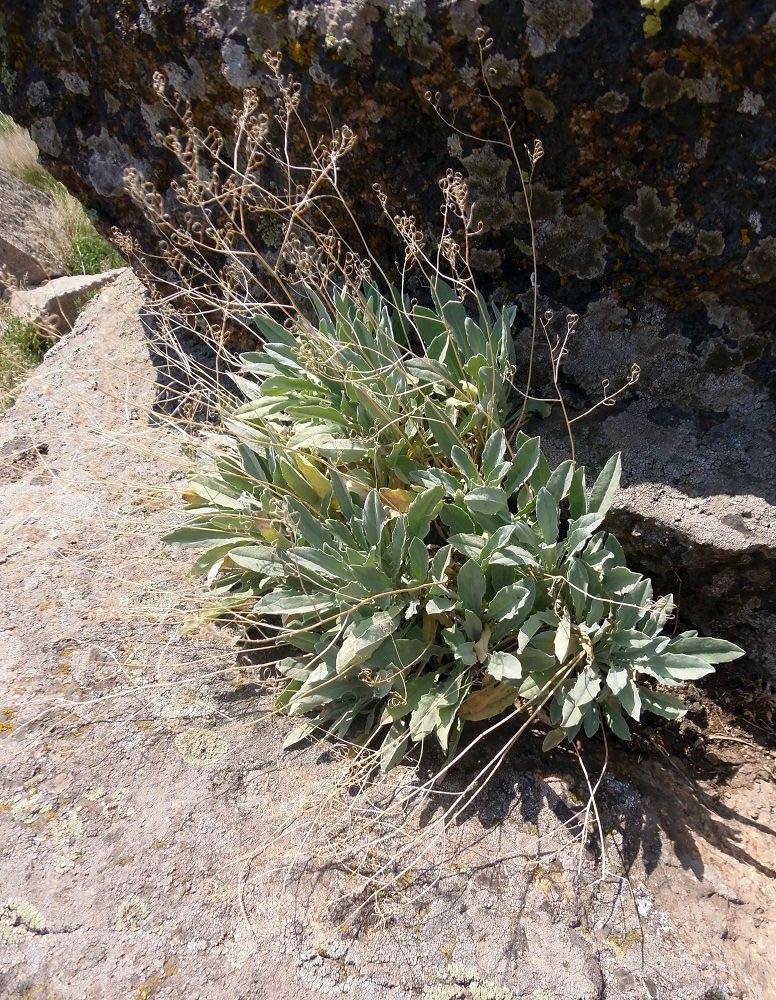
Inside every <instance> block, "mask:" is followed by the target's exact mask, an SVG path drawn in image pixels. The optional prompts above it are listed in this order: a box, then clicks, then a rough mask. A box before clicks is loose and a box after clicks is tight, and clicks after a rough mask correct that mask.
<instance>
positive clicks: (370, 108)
mask: <svg viewBox="0 0 776 1000" xmlns="http://www.w3.org/2000/svg"><path fill="white" fill-rule="evenodd" d="M483 28H484V29H486V30H487V32H488V33H489V34H490V36H491V37H492V39H493V45H492V48H490V49H489V50H488V51H487V53H486V56H485V59H486V71H487V72H488V73H489V77H488V79H489V81H490V82H491V85H492V87H493V88H494V93H495V94H496V95H497V97H498V99H499V101H500V102H501V103H502V105H503V107H504V109H505V112H506V116H507V118H508V120H509V121H514V122H515V128H514V135H515V137H516V139H517V143H518V148H522V143H523V141H526V142H528V143H531V142H532V141H533V139H534V138H535V137H536V136H540V137H541V139H542V141H543V144H544V148H545V150H546V155H545V157H544V159H543V160H542V161H541V163H540V164H539V170H538V173H537V177H536V183H535V190H534V201H533V211H534V215H535V218H536V223H537V244H538V252H539V259H540V266H539V285H540V292H541V301H540V306H541V308H542V309H544V308H546V307H551V308H552V309H554V310H555V311H556V314H557V315H562V313H563V311H564V310H568V309H571V310H574V311H575V312H577V313H578V314H579V315H580V317H581V319H580V323H579V325H578V327H577V331H576V333H575V338H574V342H573V343H572V349H571V352H570V354H569V357H568V358H567V359H566V362H565V368H564V373H565V374H564V378H565V383H564V384H565V390H566V392H567V394H568V398H569V402H570V404H571V406H572V408H574V409H576V410H577V411H580V410H584V409H585V408H587V407H588V406H589V405H590V404H591V403H592V402H594V401H595V400H597V399H599V398H600V397H601V383H602V380H603V379H605V378H610V379H611V380H612V386H615V385H617V384H618V382H619V380H620V379H621V378H622V377H623V376H624V375H625V373H626V372H627V371H628V369H629V366H630V365H631V364H632V363H633V362H637V363H638V364H640V366H641V379H640V382H639V384H638V385H637V386H636V387H635V389H633V390H632V391H630V392H629V393H628V394H627V395H626V396H625V397H623V398H622V399H621V400H620V403H619V406H618V407H616V408H609V407H604V408H602V409H600V410H599V411H598V412H597V414H595V415H594V416H593V418H591V420H590V421H588V422H587V423H581V424H577V428H579V429H578V431H577V437H578V449H579V453H580V455H581V456H582V457H583V458H584V459H586V460H588V461H590V462H591V464H600V462H601V461H602V460H603V459H604V458H605V457H606V455H607V453H609V452H611V451H613V450H616V449H617V448H619V447H623V448H624V450H625V452H626V460H625V467H626V470H627V476H628V479H629V484H630V486H631V487H632V488H633V489H634V490H635V491H636V493H634V494H633V495H634V496H638V497H640V499H639V502H638V504H636V505H634V506H632V507H630V508H628V511H629V512H628V513H627V517H626V523H627V524H628V525H631V526H636V529H637V531H638V530H639V529H638V525H639V524H642V523H644V514H645V512H647V513H648V514H649V518H650V519H651V522H652V523H654V525H655V526H656V527H655V531H647V532H641V534H639V535H638V536H636V537H637V538H638V539H640V541H635V542H634V546H633V547H634V548H636V549H637V550H640V551H639V554H640V555H641V556H643V557H644V558H645V559H646V560H647V561H650V559H651V560H652V561H655V559H656V558H658V559H659V561H660V563H661V565H662V567H663V569H664V573H663V575H664V577H665V578H666V583H670V584H672V585H674V586H675V588H678V589H681V591H682V596H683V599H685V600H686V599H688V598H689V601H690V606H691V607H694V606H697V608H698V614H699V616H700V618H702V619H703V620H704V623H706V624H708V625H710V626H712V627H713V625H714V616H713V615H711V620H709V615H708V614H707V612H708V611H709V610H710V609H711V610H713V609H714V608H715V607H717V608H719V609H720V614H719V622H720V623H722V624H724V625H725V626H726V627H729V626H730V625H731V623H732V624H734V625H736V627H740V628H739V633H736V629H735V628H734V629H733V634H737V635H739V636H740V638H742V639H744V640H747V639H749V640H751V639H752V638H753V637H757V638H756V639H755V644H756V645H757V646H758V650H759V649H760V648H761V646H762V643H763V641H764V642H765V645H767V644H769V643H772V641H773V636H774V630H773V623H774V622H775V621H776V617H774V609H773V605H772V603H770V604H769V602H770V601H771V600H772V599H771V598H770V597H769V595H768V588H767V587H763V586H762V585H761V583H760V582H755V577H751V573H750V571H749V570H748V569H747V570H746V573H748V574H749V575H750V577H751V579H749V578H747V581H746V582H745V583H744V585H742V586H739V585H738V581H739V579H741V580H743V576H741V575H740V573H739V571H738V570H737V568H736V562H737V556H738V552H739V549H738V548H736V546H735V545H732V542H731V538H735V537H739V538H740V540H741V547H742V548H743V549H745V550H746V551H747V552H749V553H750V554H751V553H755V556H753V558H754V559H755V562H757V560H759V558H760V555H759V554H761V553H765V554H766V559H765V565H768V566H770V565H772V563H773V552H774V543H773V533H774V523H776V519H775V518H774V516H773V506H772V504H773V502H774V480H773V475H772V470H773V468H774V466H775V465H776V451H774V445H773V438H772V435H771V433H770V431H769V428H770V427H772V426H773V419H774V409H773V399H772V397H771V391H772V386H773V377H772V361H771V357H770V354H771V348H772V338H773V329H774V320H775V319H776V316H775V315H774V306H773V297H772V295H770V294H769V286H770V284H771V283H772V280H773V278H774V276H776V235H774V229H773V225H774V218H776V212H774V208H776V206H775V205H774V198H775V197H776V196H775V195H774V190H776V188H775V187H774V184H773V183H772V179H773V171H774V169H775V168H776V144H775V141H774V140H775V130H774V121H773V115H774V107H776V100H775V99H774V98H775V97H776V94H775V93H774V88H775V86H776V73H774V69H775V68H776V66H775V63H774V52H776V45H774V42H775V41H776V17H774V15H773V13H772V7H771V5H770V4H767V3H764V2H756V0H731V2H727V3H724V4H723V3H719V2H711V3H708V2H706V3H700V2H699V3H693V2H685V0H674V2H671V3H667V4H666V3H663V2H662V0H661V2H655V3H646V2H645V3H642V4H640V3H639V2H638V0H628V3H624V4H617V5H612V4H603V3H598V4H594V3H593V2H592V0H568V2H566V3H561V2H559V0H523V2H517V0H510V2H499V3H488V2H478V0H445V2H441V0H426V2H424V0H401V2H397V3H393V2H391V3H388V2H386V0H350V2H343V0H325V2H318V0H296V2H294V3H286V2H283V0H270V2H259V0H231V2H229V3H223V2H220V0H192V2H186V3H184V2H183V0H153V2H151V0H106V2H103V3H99V4H96V3H93V2H89V0H30V2H28V3H26V4H23V5H22V4H6V5H4V7H3V9H2V10H1V11H0V103H2V104H4V105H5V106H6V107H7V108H8V110H10V111H11V113H12V114H13V115H14V116H15V117H16V118H17V119H18V120H19V121H21V122H23V123H24V124H26V125H29V127H30V129H31V132H32V135H33V137H34V138H35V140H36V141H37V143H38V145H39V146H40V149H41V153H42V156H43V160H44V162H45V163H46V165H47V166H48V167H49V168H50V169H51V170H52V172H53V173H54V174H55V176H57V177H58V178H59V179H61V180H62V181H64V182H65V183H66V184H67V186H68V187H69V188H70V189H71V190H72V191H73V192H74V193H76V194H77V195H78V196H79V197H80V198H81V199H82V200H83V201H84V202H85V203H86V204H87V206H88V207H90V208H93V209H96V210H97V211H98V212H99V214H100V216H101V218H102V220H103V223H104V224H105V225H106V226H107V225H110V224H115V225H117V226H119V227H120V228H122V229H125V230H130V231H131V232H132V233H133V234H134V235H135V236H138V237H140V238H141V240H144V241H146V243H150V242H151V241H152V232H151V230H150V229H149V227H148V224H147V221H146V219H145V217H144V215H143V214H142V212H141V211H140V210H139V209H138V207H137V206H136V205H135V204H134V203H133V202H132V201H131V200H130V199H129V198H128V197H127V196H126V194H125V193H124V190H123V187H122V179H123V174H124V171H125V169H126V168H127V167H133V168H135V169H136V170H138V171H139V172H140V174H141V175H144V176H146V177H147V178H149V179H150V180H152V181H153V182H154V184H155V185H156V186H157V187H159V188H161V190H162V192H163V193H164V192H165V191H166V189H167V188H168V186H169V183H170V180H171V179H172V177H173V175H174V164H173V162H172V161H171V157H170V154H169V153H168V152H167V151H166V150H165V149H164V147H163V146H162V144H161V142H160V140H159V138H158V133H159V132H160V131H163V130H164V129H165V127H166V126H167V125H168V124H169V116H168V113H167V110H166V109H165V107H164V106H163V105H162V104H161V103H160V99H159V96H158V94H157V92H156V91H155V89H154V87H153V82H152V77H153V74H154V72H155V71H158V70H160V69H161V70H162V71H163V73H164V74H165V75H166V77H167V79H168V81H169V82H170V84H171V85H172V86H174V87H175V88H176V89H177V90H178V91H179V92H180V93H181V94H182V95H183V96H184V97H185V98H187V99H188V100H190V101H191V103H192V109H193V116H194V119H195V121H197V122H199V123H200V124H202V125H205V124H212V125H214V126H216V127H219V128H222V129H223V130H224V131H225V132H228V131H229V126H230V112H231V109H232V107H233V106H234V105H235V104H236V103H239V101H240V97H241V90H242V89H243V88H245V87H249V86H250V87H257V88H259V89H260V90H261V88H262V87H263V86H264V85H265V83H266V79H267V77H266V73H265V69H264V64H263V63H262V58H261V56H262V53H263V52H264V50H266V49H268V48H272V49H278V50H280V51H281V52H282V53H283V60H284V67H285V68H286V69H287V70H289V71H291V72H293V73H294V74H295V76H296V77H297V78H298V79H299V81H300V82H301V83H302V84H303V89H304V97H305V108H306V111H305V115H306V120H307V121H308V123H309V124H310V126H311V128H312V129H313V130H315V129H316V128H318V127H320V128H322V129H324V130H328V129H329V127H330V122H331V121H333V122H335V123H342V122H346V123H348V124H349V125H350V126H351V127H352V128H353V129H354V130H355V131H356V132H357V134H358V138H359V142H358V144H357V146H356V148H355V149H354V150H353V152H352V153H351V154H350V157H349V169H348V172H347V177H346V179H345V181H344V183H346V184H347V186H348V189H349V191H350V193H351V194H352V196H353V201H354V204H355V208H356V211H357V213H358V215H359V216H360V218H361V219H362V220H364V228H365V230H366V231H368V232H369V234H370V239H371V240H372V241H373V245H374V248H375V250H376V252H377V253H378V254H383V256H384V257H385V258H386V259H387V260H388V261H389V262H390V261H392V260H393V255H394V253H395V248H394V247H393V246H392V245H391V243H390V240H389V239H388V238H387V236H386V232H385V229H384V228H383V227H382V224H381V222H380V213H379V209H378V206H377V205H376V204H375V200H374V192H373V190H372V184H373V182H375V181H378V182H380V183H381V184H382V186H383V188H384V189H385V191H386V193H387V194H388V196H389V199H390V202H391V204H394V205H396V206H397V207H400V208H404V209H406V210H407V212H409V213H412V214H414V215H415V216H416V217H417V218H418V219H421V220H431V219H433V218H434V217H435V215H436V212H437V207H438V202H439V189H438V187H437V178H438V177H439V176H440V175H442V174H443V173H444V171H445V169H446V168H447V167H448V166H452V167H454V168H456V169H459V170H461V172H462V173H463V174H464V176H465V177H467V178H468V182H469V185H470V188H471V191H472V193H473V195H474V197H475V198H476V200H477V202H478V204H479V215H480V218H481V220H482V222H483V227H484V231H483V234H482V236H481V237H480V238H479V243H478V246H477V249H476V251H475V257H474V260H475V264H476V267H477V269H478V271H479V275H480V277H481V279H482V282H483V286H484V287H487V288H488V289H489V290H491V291H493V292H495V293H498V294H500V295H502V296H504V297H508V298H511V299H513V300H514V299H516V298H517V299H518V300H519V301H521V302H524V303H525V304H526V308H527V307H528V303H529V302H530V298H531V296H530V294H526V293H527V292H528V290H529V289H530V270H531V265H530V263H529V262H528V257H527V255H526V240H527V232H526V221H525V213H524V209H523V206H522V201H521V197H520V194H519V179H518V177H517V175H516V172H515V170H514V169H513V168H512V167H511V165H510V159H509V156H508V155H506V152H505V150H504V148H503V147H498V146H492V145H483V143H482V142H480V141H477V140H475V139H472V138H470V137H469V136H468V135H464V134H461V133H460V132H459V131H457V130H456V129H454V128H453V127H452V126H451V125H450V124H448V123H447V122H446V121H445V120H444V119H443V116H444V118H447V119H448V121H449V120H453V119H454V120H455V123H456V125H457V126H458V128H459V129H460V130H461V131H462V132H464V133H471V134H473V135H476V136H479V137H489V138H491V139H496V140H499V139H503V138H504V130H503V125H502V123H501V122H500V119H499V114H498V111H497V109H496V108H494V107H493V106H492V105H491V104H490V103H489V102H488V100H487V99H485V98H483V96H482V90H483V88H482V85H481V80H480V73H479V59H480V56H479V47H478V41H477V33H478V31H479V29H483ZM428 92H431V93H437V92H438V93H439V95H440V98H439V100H440V108H441V110H442V112H443V116H440V115H438V114H437V113H436V112H435V110H434V108H433V107H432V105H431V104H430V103H429V102H428V100H427V99H426V94H427V93H428ZM167 207H169V208H170V210H171V211H172V212H173V214H174V212H175V209H174V205H173V203H172V202H171V201H170V200H169V199H168V201H167ZM527 322H528V318H527V317H526V321H525V324H524V329H525V328H526V327H527ZM523 339H525V338H523ZM540 369H541V366H540ZM731 496H738V497H744V498H748V499H746V501H745V502H743V501H742V502H743V504H744V507H746V510H748V511H750V513H751V516H750V517H746V516H744V513H743V512H742V511H739V507H741V503H739V502H738V501H736V503H733V504H731V503H729V500H728V498H729V497H731ZM677 497H678V498H679V499H678V500H677V499H676V498H677ZM704 498H711V502H710V503H709V504H706V506H705V507H704V508H703V510H702V511H698V510H697V509H696V505H695V500H696V499H697V502H698V504H697V506H699V507H703V504H704ZM742 510H743V508H742ZM696 514H697V515H698V517H699V518H700V520H698V517H696ZM739 514H740V521H741V526H740V530H739V528H738V527H736V526H735V525H738V524H739ZM631 515H633V518H635V520H628V518H630V517H631ZM731 519H732V521H735V525H732V522H731ZM731 532H733V535H732V536H731V534H730V533H731ZM736 532H738V535H736V534H735V533H736ZM701 538H705V539H706V542H705V543H704V544H699V541H698V540H699V539H701ZM646 539H649V541H646ZM719 539H723V541H722V542H721V543H720V544H721V546H722V547H721V548H719V547H718V546H717V544H716V542H717V540H719ZM653 545H656V546H658V548H657V556H656V553H655V551H654V550H653V548H652V546H653ZM731 545H732V547H731ZM687 553H691V554H692V559H691V560H688V558H687V556H686V554H687ZM747 558H748V557H747ZM755 576H756V574H755ZM677 577H678V578H679V580H678V583H677V579H676V578H677ZM723 579H724V581H727V582H726V583H724V586H723V584H722V583H721V582H720V581H722V580H723ZM757 580H758V581H759V577H758V578H757ZM695 595H697V597H698V599H697V601H696V604H695V605H693V600H694V596H695ZM739 597H740V598H741V599H740V600H739V599H738V598H739ZM768 623H770V624H768ZM766 625H767V628H766ZM764 629H765V631H763V630H764ZM763 636H766V637H767V638H766V639H765V640H763V639H762V637H763ZM758 658H760V657H759V656H758Z"/></svg>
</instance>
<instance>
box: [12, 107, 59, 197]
mask: <svg viewBox="0 0 776 1000" xmlns="http://www.w3.org/2000/svg"><path fill="white" fill-rule="evenodd" d="M0 168H2V169H3V170H7V171H8V172H9V173H10V174H14V175H15V176H16V177H21V178H22V179H24V178H25V175H28V174H29V173H31V172H32V171H36V170H42V169H43V168H42V167H41V166H40V165H39V163H38V147H37V146H36V145H35V143H34V142H33V141H32V139H31V138H30V133H29V132H28V131H27V129H26V128H20V127H19V126H18V125H16V124H15V123H14V121H13V120H12V119H11V118H9V117H8V115H4V114H2V112H0ZM52 183H53V180H52Z"/></svg>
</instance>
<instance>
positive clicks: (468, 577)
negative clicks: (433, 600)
mask: <svg viewBox="0 0 776 1000" xmlns="http://www.w3.org/2000/svg"><path fill="white" fill-rule="evenodd" d="M458 597H459V599H460V601H461V605H462V607H463V608H464V610H466V611H473V612H474V613H475V614H476V615H479V614H480V613H481V611H482V600H483V598H484V597H485V574H484V573H483V572H482V570H481V569H480V565H479V563H478V562H477V561H476V560H475V559H468V560H467V561H466V562H465V563H464V564H463V566H461V568H460V569H459V570H458Z"/></svg>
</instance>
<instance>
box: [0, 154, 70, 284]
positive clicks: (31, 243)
mask: <svg viewBox="0 0 776 1000" xmlns="http://www.w3.org/2000/svg"><path fill="white" fill-rule="evenodd" d="M0 205H2V227H0V295H2V293H3V291H4V289H5V288H6V286H7V285H8V284H9V283H13V284H17V283H18V284H21V285H39V284H40V283H41V282H42V281H47V280H48V279H49V278H56V277H58V276H59V275H61V274H63V273H64V266H63V264H62V258H61V253H62V248H61V246H59V243H58V234H59V231H60V227H59V224H58V219H57V211H56V206H55V205H54V202H53V201H52V200H51V198H49V196H48V195H46V194H44V193H43V192H42V191H39V190H38V189H37V188H34V187H31V186H30V185H29V184H25V183H24V181H21V180H19V178H18V177H14V175H13V174H10V173H8V171H7V170H3V169H2V168H0ZM4 273H5V275H6V278H5V280H4V278H3V274H4ZM9 278H10V282H9V280H8V279H9Z"/></svg>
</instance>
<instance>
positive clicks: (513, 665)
mask: <svg viewBox="0 0 776 1000" xmlns="http://www.w3.org/2000/svg"><path fill="white" fill-rule="evenodd" d="M486 670H487V671H488V673H489V674H490V676H491V677H493V679H494V680H497V681H519V680H521V679H522V676H523V667H522V665H521V663H520V660H518V658H517V657H516V656H514V655H513V654H512V653H500V652H498V651H496V652H495V653H491V654H490V656H489V657H488V662H487V664H486Z"/></svg>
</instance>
